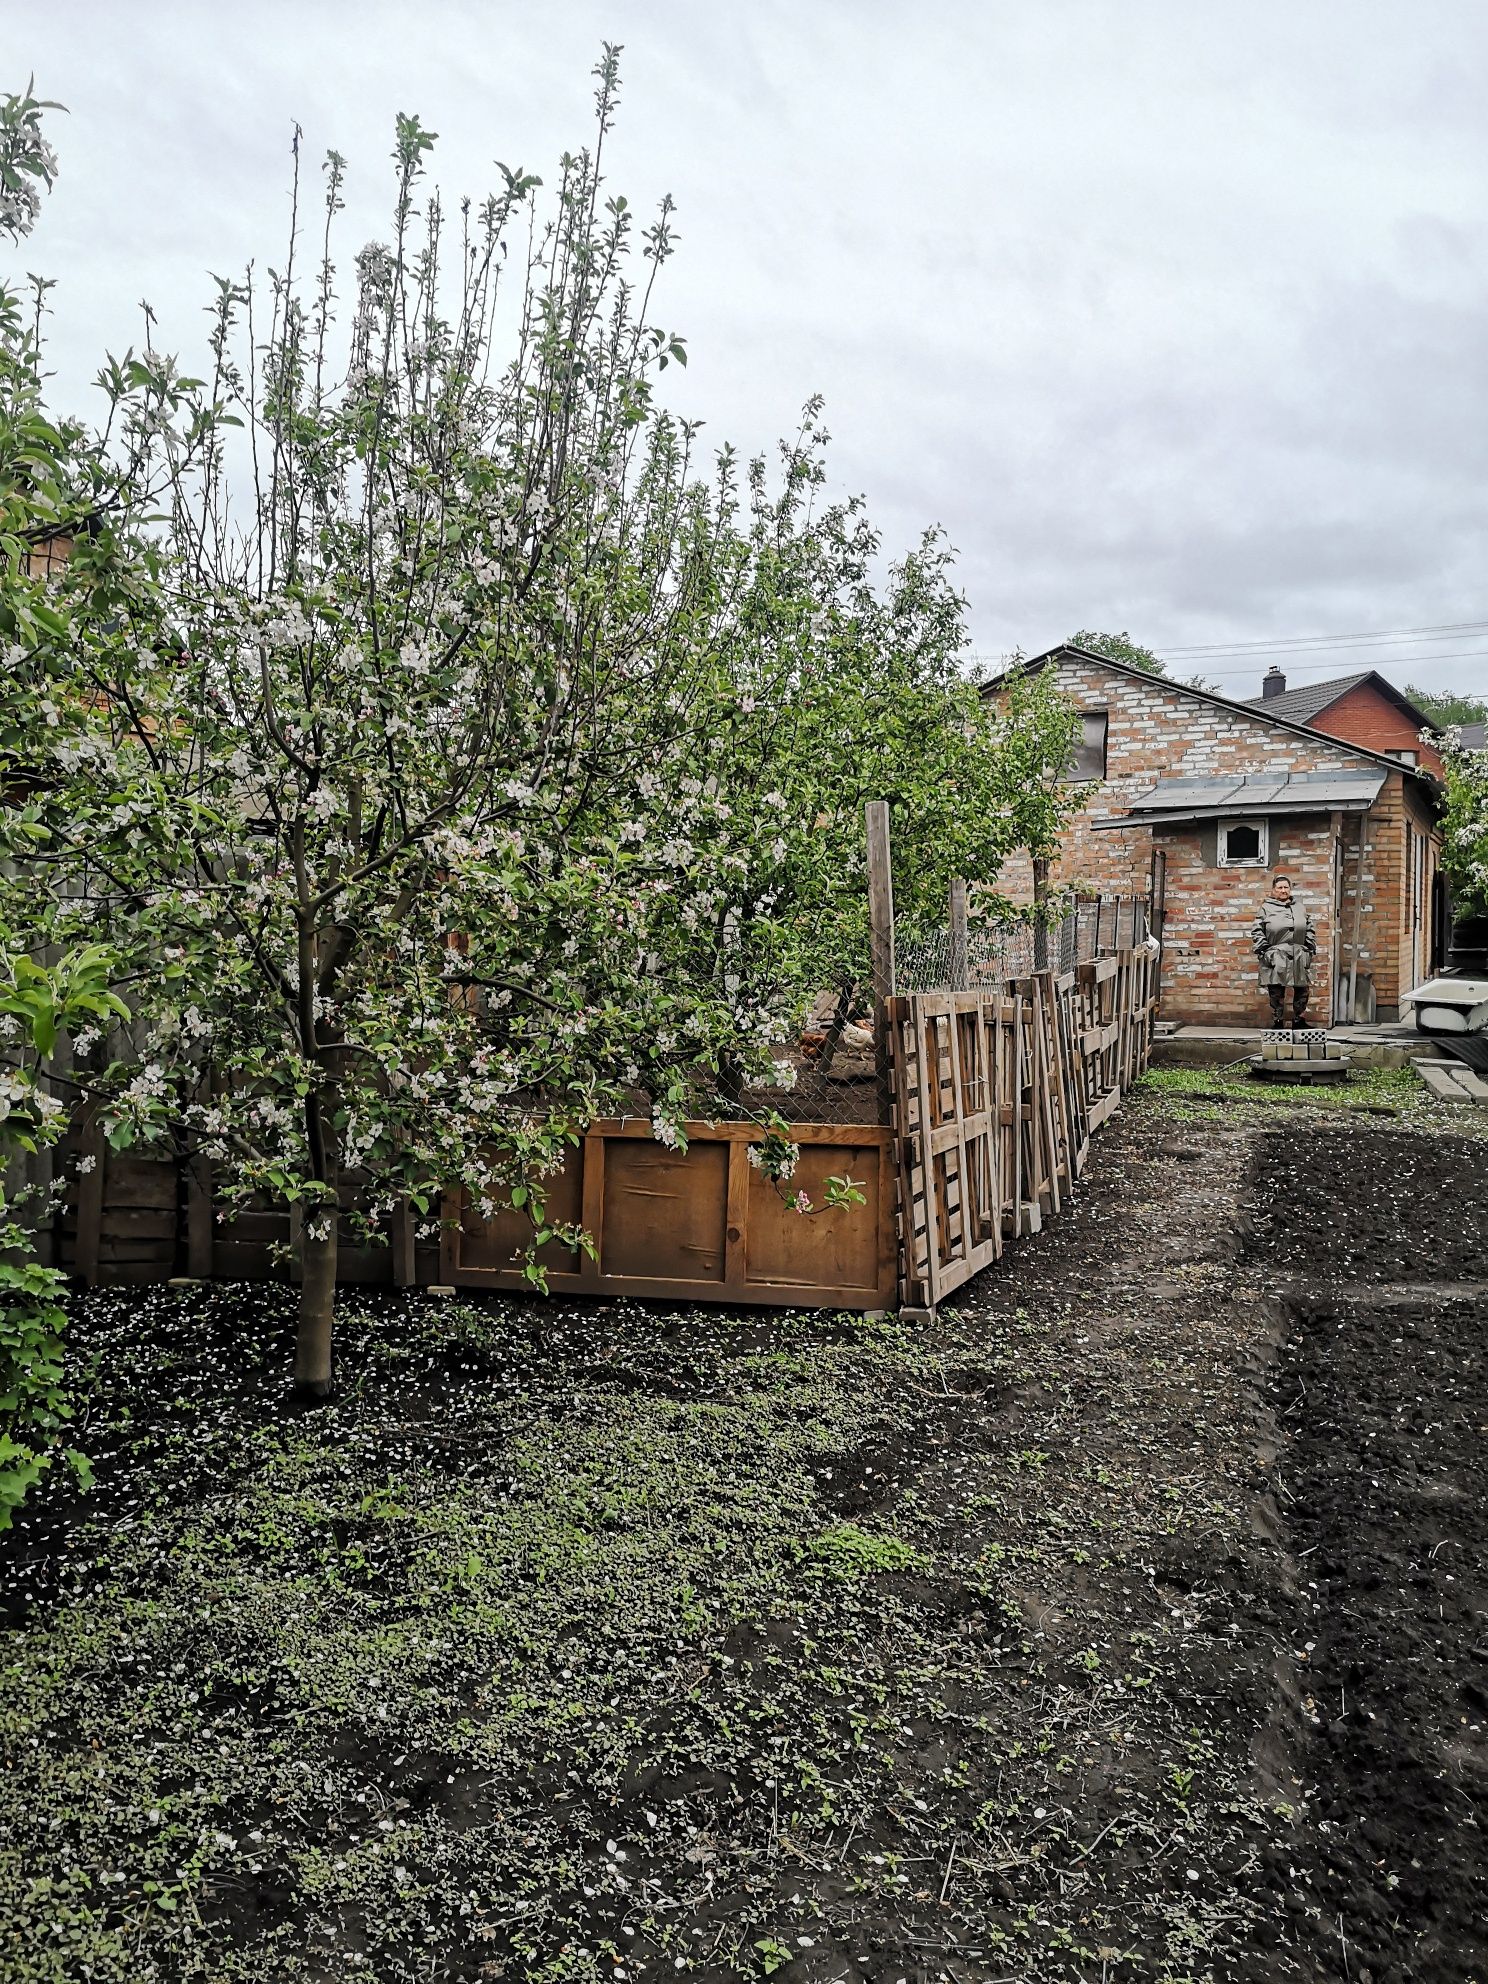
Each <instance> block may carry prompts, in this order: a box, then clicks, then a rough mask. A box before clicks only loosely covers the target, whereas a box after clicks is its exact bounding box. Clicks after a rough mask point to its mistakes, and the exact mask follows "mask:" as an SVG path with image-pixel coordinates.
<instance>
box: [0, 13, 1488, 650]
mask: <svg viewBox="0 0 1488 1984" xmlns="http://www.w3.org/2000/svg"><path fill="white" fill-rule="evenodd" d="M68 11H69V13H70V15H71V17H72V31H70V32H69V33H67V34H65V35H58V34H56V33H55V32H53V31H52V29H51V26H50V25H49V24H48V23H46V22H44V21H43V20H42V18H41V17H40V16H39V15H37V14H36V13H35V12H34V10H33V13H32V14H31V16H29V17H22V16H21V15H19V14H18V15H17V19H16V22H15V23H12V24H8V25H10V26H11V30H12V31H11V35H10V40H11V43H12V47H11V49H10V53H11V55H12V67H13V69H14V71H15V73H16V75H17V77H18V79H19V80H21V81H23V80H24V78H25V74H26V73H27V71H28V70H30V69H33V68H34V70H35V72H36V76H37V82H38V86H39V88H40V89H41V90H42V91H43V93H44V94H47V95H50V96H57V97H61V98H62V99H63V100H64V101H66V102H67V103H69V105H70V106H71V108H72V112H73V114H72V116H71V117H70V118H69V119H67V120H65V121H64V122H62V123H61V125H60V128H59V129H58V131H57V133H56V137H57V140H58V143H59V146H60V149H61V151H62V157H63V178H62V181H61V183H60V185H59V188H58V191H57V194H56V196H55V198H54V200H53V202H52V203H51V208H50V210H49V212H48V214H47V216H46V218H45V220H44V221H43V224H42V228H41V230H40V231H39V232H38V234H37V235H36V237H35V238H34V239H33V241H32V242H30V243H28V244H27V247H26V249H25V251H24V254H23V256H22V257H20V258H18V259H19V261H20V264H21V266H30V267H38V268H44V269H45V270H46V271H47V272H48V273H50V274H53V275H56V276H58V277H59V278H60V279H61V280H60V286H59V289H58V291H57V292H56V302H57V318H56V329H57V345H56V351H57V362H58V369H59V381H58V384H59V391H60V392H61V393H63V394H64V395H65V397H66V398H67V399H68V401H69V402H70V403H72V404H74V405H75V404H77V403H78V402H79V400H80V399H81V398H82V396H83V388H84V382H85V381H86V379H87V378H88V377H89V376H90V375H91V373H92V371H93V370H94V369H95V367H96V363H97V359H98V356H99V353H100V352H101V349H102V347H103V345H105V344H113V345H119V344H122V343H124V342H126V341H128V340H129V339H131V338H137V336H138V330H139V323H138V317H137V314H136V312H135V309H134V305H135V303H136V300H137V299H138V298H139V297H140V296H141V295H147V296H149V297H150V298H151V300H152V301H153V302H154V303H155V305H156V306H157V308H158V309H159V310H160V313H161V320H162V326H163V334H164V336H165V338H166V340H167V341H168V342H171V343H174V344H177V345H180V346H181V347H182V348H183V353H184V355H186V356H188V357H189V356H190V355H191V351H192V348H193V341H199V339H200V337H201V334H202V328H203V319H202V318H201V316H200V314H199V312H200V309H201V306H202V305H204V304H205V303H206V301H207V299H208V294H209V285H208V283H207V278H206V271H207V269H208V268H217V269H220V270H223V271H224V272H226V271H227V270H229V269H233V268H236V267H238V266H240V265H241V263H242V262H243V261H244V260H246V259H247V258H248V257H249V256H250V255H252V256H256V257H257V259H258V261H259V262H260V264H263V263H265V262H269V263H275V264H277V262H278V260H279V258H280V257H281V255H282V250H283V242H284V234H285V225H286V217H287V208H286V201H285V193H286V188H287V184H288V167H289V162H288V155H287V146H288V138H289V132H290V129H291V127H292V124H293V123H294V121H296V120H298V121H299V122H301V123H302V124H303V125H304V127H305V151H304V158H305V167H306V179H307V182H310V183H311V184H312V185H313V182H314V181H315V179H316V176H317V168H318V161H319V158H320V156H321V154H322V153H323V152H324V150H325V149H326V148H327V147H328V146H331V145H334V146H335V147H337V148H338V149H339V150H341V151H343V152H345V153H346V154H347V155H348V156H349V158H350V160H351V165H352V173H351V178H350V181H349V185H348V201H349V211H348V213H347V215H346V216H345V225H344V227H343V229H342V232H341V237H340V260H341V263H342V266H343V267H345V266H346V265H347V264H348V263H349V262H350V259H351V256H352V255H353V254H354V253H355V251H356V249H357V248H358V247H359V246H360V245H361V243H362V241H364V240H365V239H367V238H368V237H369V236H370V235H372V234H374V233H378V232H381V231H384V230H385V213H386V205H387V191H388V183H389V178H388V167H387V161H386V155H387V151H388V147H389V143H390V139H391V127H392V118H393V114H394V112H395V111H397V110H400V109H401V110H411V109H417V110H418V111H419V112H420V113H421V114H422V115H423V116H424V118H425V120H426V121H427V122H428V123H429V124H431V125H432V126H433V127H434V128H435V129H437V130H438V131H439V132H440V134H441V135H440V143H439V147H438V149H437V151H436V153H435V170H436V174H437V177H438V179H439V181H440V183H441V185H442V186H443V188H444V189H445V191H446V193H447V194H449V195H455V194H458V193H459V192H462V191H471V192H474V193H479V192H481V191H483V190H484V189H485V188H486V187H487V186H488V185H489V184H490V183H491V180H492V178H493V177H494V168H493V165H492V161H493V160H494V159H495V158H497V157H501V158H504V159H506V160H507V161H508V162H509V163H517V162H519V161H520V162H521V163H522V164H524V165H526V166H527V167H529V168H530V169H535V170H537V171H540V172H543V173H544V174H545V175H546V176H548V177H549V178H551V175H552V167H553V164H554V162H555V160H556V157H557V154H558V153H559V151H560V150H561V149H563V148H564V147H565V146H572V145H575V144H578V143H582V142H584V141H585V139H586V136H587V134H588V129H589V107H590V91H591V88H592V85H591V82H590V79H589V75H588V71H589V68H590V65H591V64H592V62H593V60H594V59H595V56H596V55H597V52H598V47H599V43H600V41H601V39H603V38H609V39H612V40H618V41H621V42H623V43H625V45H626V53H625V57H624V74H625V88H624V97H623V103H622V111H621V118H620V123H619V126H618V129H617V130H616V132H615V134H614V137H613V139H612V141H611V144H610V148H609V154H608V156H609V161H610V172H611V177H612V184H613V185H614V186H615V188H616V189H617V190H623V191H624V192H625V193H626V194H627V196H628V197H629V198H630V199H631V201H632V203H633V204H634V205H635V206H636V207H637V208H638V209H640V210H645V209H647V208H649V207H650V206H651V205H652V203H653V202H654V200H655V199H656V198H657V197H659V196H660V195H661V194H662V193H663V192H667V191H670V192H672V193H673V194H675V195H676V197H677V199H678V202H679V215H678V226H679V231H680V234H681V237H682V247H681V251H680V253H679V255H678V256H677V258H676V261H675V262H674V264H673V265H672V266H671V267H670V268H669V269H668V271H667V275H666V279H665V283H664V286H663V289H662V292H661V295H660V299H659V303H658V311H659V315H660V317H661V319H662V320H663V321H664V322H665V323H667V324H668V325H669V326H672V327H674V328H676V329H678V330H680V331H682V332H684V333H685V334H686V335H687V336H688V338H689V340H690V351H691V357H692V363H691V364H690V366H689V367H688V369H687V371H686V372H685V373H679V374H676V375H673V374H671V373H669V374H668V375H667V389H668V393H669V396H670V397H671V399H672V400H673V402H674V403H675V404H677V405H679V406H680V407H683V408H685V410H687V411H688V412H689V413H692V414H695V415H699V416H701V417H703V418H704V419H705V420H706V423H707V425H706V427H705V429H704V434H705V438H706V439H708V440H711V441H714V442H721V441H723V440H725V439H729V440H732V441H734V442H736V443H737V444H738V445H739V446H740V447H741V449H743V450H745V451H746V452H753V451H754V450H755V449H757V448H760V447H768V446H769V445H770V444H771V443H772V441H773V439H774V437H775V436H776V435H777V434H779V433H780V432H782V431H783V430H785V429H787V428H788V427H789V426H790V425H791V424H792V423H793V421H794V418H795V415H796V413H797V410H798V409H799V407H800V405H801V403H802V402H803V401H804V399H805V398H806V397H807V395H808V394H809V393H811V392H813V391H815V390H818V389H820V390H822V391H824V392H825V393H826V394H827V396H828V408H827V422H828V425H829V427H830V428H831V430H832V432H833V435H834V437H835V438H834V448H833V459H834V466H833V474H834V478H835V480H836V483H837V485H838V486H839V487H840V488H842V489H862V490H864V491H866V493H867V495H868V497H869V500H870V503H871V505H872V507H873V511H874V514H875V516H876V518H877V520H878V522H879V523H880V525H881V526H882V528H883V531H884V536H885V540H886V543H887V544H888V545H889V546H891V547H897V546H902V545H904V544H907V543H911V542H913V541H914V539H915V538H916V537H917V536H918V534H919V532H920V530H921V528H922V527H923V525H924V524H925V523H927V522H930V521H940V522H942V523H943V524H944V525H945V526H946V528H947V530H948V532H949V533H950V535H951V537H952V539H953V541H954V542H955V543H956V544H957V545H958V546H959V548H960V552H961V571H962V580H963V584H964V586H965V589H966V591H967V592H968V594H969V596H970V600H971V607H972V628H973V636H974V644H975V646H976V647H977V648H978V649H980V650H982V651H986V652H998V651H1001V650H1004V649H1006V648H1008V647H1011V646H1012V645H1013V644H1014V643H1021V644H1022V645H1024V646H1025V647H1030V648H1031V647H1035V646H1039V645H1043V644H1045V643H1046V642H1048V641H1050V640H1052V639H1055V638H1058V637H1059V636H1061V635H1063V634H1065V633H1067V632H1069V631H1070V630H1071V629H1072V628H1073V627H1075V626H1080V625H1085V626H1092V625H1093V626H1102V625H1116V626H1124V627H1129V628H1130V629H1131V630H1132V632H1133V633H1134V634H1136V635H1137V636H1138V637H1139V638H1141V639H1144V640H1147V641H1149V642H1150V643H1152V644H1153V645H1155V646H1158V647H1162V646H1163V645H1165V644H1169V643H1171V644H1175V645H1176V644H1182V643H1189V642H1197V641H1203V640H1244V639H1257V638H1260V637H1263V636H1266V635H1288V634H1305V633H1310V632H1313V631H1321V630H1326V629H1329V628H1333V627H1346V628H1367V627H1393V626H1418V625H1423V624H1432V623H1441V622H1448V621H1458V620H1470V619H1481V618H1488V599H1485V597H1484V579H1483V573H1484V570H1485V566H1488V560H1485V558H1484V552H1485V549H1488V542H1485V539H1488V533H1485V519H1484V467H1485V463H1484V448H1485V436H1488V421H1485V419H1484V415H1485V412H1488V407H1485V404H1484V401H1485V396H1488V366H1485V364H1484V362H1483V359H1482V324H1483V318H1484V308H1485V303H1488V148H1485V147H1484V145H1483V143H1482V132H1481V124H1482V104H1483V102H1484V101H1485V100H1488V11H1485V10H1484V9H1483V8H1482V7H1481V6H1480V5H1479V4H1478V0H1433V5H1432V6H1431V7H1429V8H1408V9H1407V8H1401V7H1399V6H1398V4H1395V0H1309V4H1308V5H1307V6H1305V7H1298V6H1296V5H1295V4H1294V0H1254V4H1246V5H1241V4H1239V0H1211V4H1206V5H1205V6H1204V7H1201V8H1196V7H1194V6H1193V5H1192V4H1191V3H1190V0H1131V4H1125V5H1122V6H1119V7H1115V6H1112V5H1110V4H1109V0H1046V4H1043V5H1039V6H1036V7H1035V6H1013V5H1003V6H997V7H989V6H987V5H985V4H984V3H983V0H945V4H942V5H940V6H938V7H935V8H928V9H926V8H922V9H919V10H917V11H916V12H914V13H911V12H910V11H909V10H907V9H904V8H902V7H899V6H896V5H893V4H891V3H890V0H818V4H815V5H813V6H811V7H809V8H802V7H800V6H797V5H791V4H789V0H756V4H753V5H751V6H750V7H748V8H742V7H741V8H722V9H711V10H706V9H699V8H697V7H695V6H687V5H683V4H682V0H609V4H606V5H603V6H601V5H599V4H597V0H574V3H573V4H570V5H567V6H565V7H562V8H547V9H533V8H530V7H528V8H519V7H517V6H515V5H513V4H509V3H508V0H480V4H476V0H470V4H456V0H424V4H421V5H413V4H411V3H410V0H355V4H354V3H353V0H314V4H306V3H305V0H301V4H297V5H292V4H289V0H241V4H240V5H239V6H238V7H237V8H236V9H235V10H234V11H233V12H232V14H231V15H229V14H228V13H227V12H226V10H218V9H213V10H211V11H210V14H208V12H207V11H206V10H203V9H202V8H200V7H199V6H193V5H190V4H188V0H154V4H152V5H151V6H150V7H149V8H148V9H147V8H143V7H122V6H114V7H104V6H102V5H98V4H94V5H91V6H78V7H75V8H73V9H71V10H68ZM17 30H19V31H17ZM28 41H29V42H34V46H28V45H26V44H27V43H28ZM196 348H197V349H198V350H199V348H200V347H199V343H198V344H197V346H196ZM1482 645H1485V646H1488V642H1484V643H1482ZM1348 665H1349V664H1348V658H1347V657H1344V658H1343V661H1342V663H1341V666H1343V667H1346V666H1348ZM1407 673H1408V674H1411V675H1414V676H1415V677H1416V678H1417V679H1422V680H1426V681H1428V682H1430V681H1435V682H1438V683H1440V684H1441V685H1442V686H1447V685H1449V684H1450V685H1452V686H1458V687H1468V686H1471V685H1472V684H1473V683H1474V682H1477V683H1479V684H1488V665H1485V664H1484V663H1483V662H1481V661H1476V660H1469V661H1463V662H1456V663H1449V662H1441V663H1438V664H1436V665H1435V666H1434V667H1433V666H1429V665H1428V666H1420V667H1417V666H1414V665H1412V666H1410V667H1408V668H1406V669H1404V670H1402V671H1401V674H1402V679H1403V677H1404V675H1405V674H1407ZM1235 686H1237V687H1238V686H1241V685H1239V684H1237V685H1235Z"/></svg>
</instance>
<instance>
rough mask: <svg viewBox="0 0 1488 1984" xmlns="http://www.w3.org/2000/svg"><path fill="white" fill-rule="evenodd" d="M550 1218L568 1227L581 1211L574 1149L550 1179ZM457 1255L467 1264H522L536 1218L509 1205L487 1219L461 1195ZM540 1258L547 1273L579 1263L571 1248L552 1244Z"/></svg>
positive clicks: (580, 1163)
mask: <svg viewBox="0 0 1488 1984" xmlns="http://www.w3.org/2000/svg"><path fill="white" fill-rule="evenodd" d="M546 1185H547V1207H546V1211H547V1217H548V1220H549V1222H550V1223H553V1222H556V1223H557V1224H560V1225H565V1226H566V1225H568V1224H569V1223H570V1222H571V1221H576V1220H578V1219H579V1218H580V1217H581V1214H582V1211H583V1189H584V1187H583V1159H582V1157H581V1155H580V1153H579V1152H578V1151H576V1150H570V1151H569V1152H568V1153H567V1155H566V1157H565V1159H564V1164H563V1169H562V1170H561V1171H560V1172H559V1173H558V1174H557V1175H556V1176H555V1177H552V1178H549V1179H548V1180H547V1181H546ZM459 1225H460V1242H459V1248H460V1251H459V1259H460V1262H461V1264H462V1265H463V1266H465V1267H469V1268H514V1267H520V1265H521V1262H522V1259H523V1257H524V1255H525V1252H526V1249H527V1245H528V1243H529V1242H530V1240H531V1239H532V1230H533V1229H532V1221H531V1220H530V1219H529V1218H528V1217H527V1214H526V1212H525V1211H513V1210H512V1209H511V1208H510V1207H508V1208H507V1209H506V1210H505V1211H502V1212H498V1213H497V1214H496V1216H495V1217H494V1218H493V1219H483V1218H482V1217H481V1214H480V1211H479V1208H478V1207H477V1206H475V1205H474V1204H473V1203H472V1202H471V1201H470V1200H469V1199H467V1198H464V1197H463V1196H462V1199H461V1203H460V1210H459ZM538 1261H539V1263H540V1264H541V1266H542V1267H543V1268H544V1269H545V1270H546V1272H548V1273H549V1274H558V1273H563V1272H568V1273H572V1272H573V1271H574V1270H575V1269H576V1268H577V1267H578V1265H579V1261H578V1256H577V1255H576V1254H575V1253H574V1251H573V1249H572V1248H569V1247H560V1246H558V1245H557V1244H556V1243H554V1242H551V1241H550V1242H549V1243H548V1245H547V1246H546V1247H542V1248H540V1249H539V1250H538Z"/></svg>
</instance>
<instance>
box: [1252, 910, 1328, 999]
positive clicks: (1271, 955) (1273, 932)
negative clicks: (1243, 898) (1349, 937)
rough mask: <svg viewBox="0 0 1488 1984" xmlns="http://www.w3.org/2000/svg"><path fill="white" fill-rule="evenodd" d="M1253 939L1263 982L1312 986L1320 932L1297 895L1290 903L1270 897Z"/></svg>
mask: <svg viewBox="0 0 1488 1984" xmlns="http://www.w3.org/2000/svg"><path fill="white" fill-rule="evenodd" d="M1250 941H1251V942H1252V944H1254V945H1255V954H1256V956H1257V957H1258V958H1259V959H1260V961H1261V983H1262V985H1311V983H1312V960H1313V955H1314V953H1315V952H1316V950H1317V931H1316V930H1315V929H1314V928H1313V925H1312V918H1311V917H1310V916H1309V915H1308V914H1307V911H1306V910H1305V909H1304V908H1303V907H1302V905H1301V903H1299V902H1298V901H1297V899H1296V897H1295V896H1293V898H1292V900H1291V901H1290V902H1278V901H1277V900H1276V898H1275V896H1267V898H1266V900H1265V901H1264V902H1263V903H1262V904H1261V913H1260V915H1259V916H1258V917H1257V918H1256V920H1255V923H1254V924H1253V926H1252V928H1251V932H1250Z"/></svg>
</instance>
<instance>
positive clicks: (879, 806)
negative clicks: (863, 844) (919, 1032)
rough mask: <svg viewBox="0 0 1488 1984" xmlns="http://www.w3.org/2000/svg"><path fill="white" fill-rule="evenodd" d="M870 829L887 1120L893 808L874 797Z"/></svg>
mask: <svg viewBox="0 0 1488 1984" xmlns="http://www.w3.org/2000/svg"><path fill="white" fill-rule="evenodd" d="M863 811H864V819H865V821H866V824H867V829H868V943H869V955H870V958H871V960H872V966H873V1053H874V1061H875V1065H876V1068H877V1073H878V1106H879V1120H880V1122H884V1123H887V1122H888V1121H889V1120H890V1119H889V1103H890V1100H891V1089H890V1075H889V1001H890V999H892V998H893V996H894V873H893V868H892V866H891V864H890V857H889V807H888V801H887V800H884V799H870V800H869V801H868V804H867V805H866V807H865V808H864V809H863Z"/></svg>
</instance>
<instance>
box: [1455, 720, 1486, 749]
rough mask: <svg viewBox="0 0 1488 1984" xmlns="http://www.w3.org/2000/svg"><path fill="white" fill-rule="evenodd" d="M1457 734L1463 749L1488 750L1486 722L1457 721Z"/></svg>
mask: <svg viewBox="0 0 1488 1984" xmlns="http://www.w3.org/2000/svg"><path fill="white" fill-rule="evenodd" d="M1457 735H1458V736H1459V737H1460V738H1461V739H1462V748H1463V750H1464V751H1488V723H1459V724H1458V725H1457Z"/></svg>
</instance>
